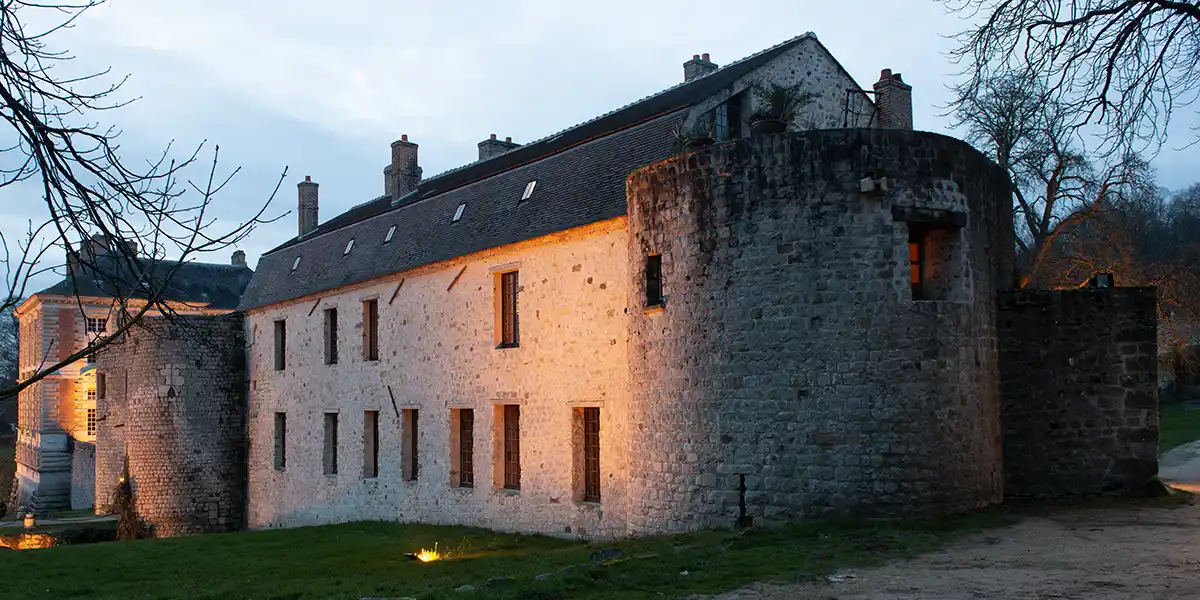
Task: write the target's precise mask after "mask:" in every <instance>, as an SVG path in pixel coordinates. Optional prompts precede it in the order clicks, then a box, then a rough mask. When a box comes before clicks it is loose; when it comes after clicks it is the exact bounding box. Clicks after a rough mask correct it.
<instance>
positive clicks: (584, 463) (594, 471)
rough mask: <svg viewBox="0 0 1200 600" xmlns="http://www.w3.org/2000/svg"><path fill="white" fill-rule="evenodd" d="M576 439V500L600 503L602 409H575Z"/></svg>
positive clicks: (574, 435) (574, 428) (574, 430)
mask: <svg viewBox="0 0 1200 600" xmlns="http://www.w3.org/2000/svg"><path fill="white" fill-rule="evenodd" d="M572 429H573V436H572V437H574V439H575V452H574V461H573V463H574V469H573V471H574V473H575V477H574V480H575V499H576V500H579V501H583V502H599V501H600V409H599V408H596V407H587V408H577V409H575V418H574V426H573V428H572Z"/></svg>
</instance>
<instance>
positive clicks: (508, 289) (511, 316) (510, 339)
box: [496, 269, 521, 349]
mask: <svg viewBox="0 0 1200 600" xmlns="http://www.w3.org/2000/svg"><path fill="white" fill-rule="evenodd" d="M497 279H498V282H497V286H496V287H497V293H498V295H499V297H498V298H497V307H496V312H497V323H496V326H497V332H496V333H497V336H496V338H497V339H496V342H497V344H496V348H497V349H501V348H519V347H521V317H520V315H521V308H520V305H521V300H520V296H521V276H520V270H519V269H511V270H507V271H501V272H499V273H497Z"/></svg>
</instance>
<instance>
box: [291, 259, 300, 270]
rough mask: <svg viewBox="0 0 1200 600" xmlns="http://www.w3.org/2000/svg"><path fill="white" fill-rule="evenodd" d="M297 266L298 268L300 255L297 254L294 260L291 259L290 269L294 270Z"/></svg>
mask: <svg viewBox="0 0 1200 600" xmlns="http://www.w3.org/2000/svg"><path fill="white" fill-rule="evenodd" d="M298 268H300V257H299V256H297V257H296V260H294V261H292V271H295V270H296V269H298Z"/></svg>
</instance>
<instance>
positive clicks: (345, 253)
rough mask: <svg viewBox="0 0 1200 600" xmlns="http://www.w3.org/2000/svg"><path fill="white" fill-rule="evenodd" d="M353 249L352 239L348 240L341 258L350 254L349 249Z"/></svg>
mask: <svg viewBox="0 0 1200 600" xmlns="http://www.w3.org/2000/svg"><path fill="white" fill-rule="evenodd" d="M353 247H354V238H350V241H348V242H346V249H345V250H342V256H346V255H347V254H350V249H351V248H353Z"/></svg>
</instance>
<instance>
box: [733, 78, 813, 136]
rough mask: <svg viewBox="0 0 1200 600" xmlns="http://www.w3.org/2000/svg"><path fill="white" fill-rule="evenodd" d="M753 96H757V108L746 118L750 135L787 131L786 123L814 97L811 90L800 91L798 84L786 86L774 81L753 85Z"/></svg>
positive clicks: (793, 118)
mask: <svg viewBox="0 0 1200 600" xmlns="http://www.w3.org/2000/svg"><path fill="white" fill-rule="evenodd" d="M754 96H755V97H756V98H758V102H757V104H758V108H757V109H755V111H754V112H752V113H750V118H749V119H748V120H749V121H750V133H751V134H752V135H770V134H773V133H783V132H785V131H787V128H788V124H789V123H791V122H792V121H793V120H795V118H796V114H797V113H799V112H800V109H801V108H804V107H805V106H807V105H808V104H809V103H810V102H812V101H813V98H816V94H813V93H812V92H801V91H800V86H798V85H797V86H792V87H787V86H782V85H779V84H776V83H773V84H771V85H769V86H763V85H756V86H754Z"/></svg>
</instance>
